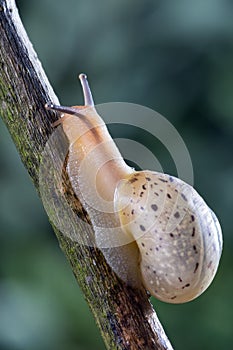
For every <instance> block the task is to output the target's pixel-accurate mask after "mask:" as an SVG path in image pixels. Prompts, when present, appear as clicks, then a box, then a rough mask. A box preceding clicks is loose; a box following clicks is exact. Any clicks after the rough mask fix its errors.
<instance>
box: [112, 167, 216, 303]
mask: <svg viewBox="0 0 233 350" xmlns="http://www.w3.org/2000/svg"><path fill="white" fill-rule="evenodd" d="M129 199H130V200H129ZM115 207H116V211H118V212H119V217H120V221H121V225H122V229H123V230H124V231H125V232H127V233H128V234H131V235H132V236H133V238H134V239H135V241H136V242H137V246H138V249H139V251H140V269H141V276H142V280H143V285H144V286H145V288H146V289H147V290H148V291H149V292H150V293H151V294H152V295H154V296H155V297H156V298H158V299H160V300H163V301H166V302H174V303H182V302H186V301H189V300H192V299H194V298H195V297H197V296H198V295H200V294H201V293H202V292H203V291H204V290H205V289H206V288H207V287H208V286H209V284H210V283H211V281H212V279H213V277H214V275H215V273H216V270H217V267H218V263H219V259H220V256H221V251H222V235H221V229H220V225H219V223H218V220H217V218H216V216H215V214H214V213H213V212H212V210H211V209H210V208H209V207H208V206H207V204H206V203H205V202H204V200H203V199H202V198H201V196H200V195H199V194H198V193H197V192H196V191H195V190H194V189H193V188H192V187H191V186H190V185H188V184H186V183H184V182H183V181H181V180H180V179H178V178H175V177H172V176H169V175H166V174H161V173H156V172H151V171H141V172H135V173H134V174H132V175H130V176H129V177H128V178H127V179H126V180H125V181H122V182H121V183H120V184H119V186H118V187H117V189H116V192H115Z"/></svg>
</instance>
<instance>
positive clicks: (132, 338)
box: [0, 0, 172, 350]
mask: <svg viewBox="0 0 233 350" xmlns="http://www.w3.org/2000/svg"><path fill="white" fill-rule="evenodd" d="M0 43H1V51H0V115H1V117H2V118H3V120H4V122H5V124H6V125H7V127H8V129H9V132H10V134H11V136H12V139H13V141H14V143H15V145H16V147H17V149H18V152H19V154H20V157H21V159H22V162H23V164H24V165H25V167H26V168H27V170H28V172H29V174H30V176H31V178H32V181H33V182H34V185H35V187H36V189H37V190H38V192H39V169H40V163H41V160H42V155H43V150H44V147H45V145H46V142H47V140H48V139H49V137H50V136H51V134H52V133H53V127H52V123H53V122H54V121H55V115H54V114H53V113H51V112H48V111H46V110H45V108H44V105H45V103H46V102H47V101H53V102H54V103H58V99H57V97H56V96H55V94H54V92H53V89H52V88H51V86H50V84H49V82H48V79H47V77H46V75H45V73H44V71H43V69H42V66H41V64H40V62H39V60H38V58H37V56H36V53H35V51H34V50H33V47H32V45H31V43H30V41H29V39H28V37H27V34H26V32H25V29H24V28H23V25H22V23H21V20H20V18H19V15H18V12H17V9H16V6H15V3H14V0H0ZM63 136H64V135H63ZM63 136H62V135H61V136H60V137H61V139H60V142H61V143H63V142H64V143H65V142H67V141H66V140H65V138H63ZM49 150H50V152H51V154H52V161H53V162H54V164H57V163H58V164H59V162H60V163H61V162H62V161H63V163H64V160H62V159H61V158H62V157H60V156H59V152H58V151H57V152H55V151H54V149H52V147H51V146H50V148H49ZM58 150H59V145H58ZM48 178H49V179H50V180H49V181H48V183H47V186H51V188H52V193H53V196H54V208H51V211H52V210H53V209H54V210H55V209H56V208H55V207H56V200H59V201H60V202H61V201H63V200H64V201H66V203H67V202H68V203H69V206H70V209H71V210H72V212H73V213H75V215H77V216H78V217H80V218H81V219H82V220H78V221H77V223H76V224H75V227H73V230H74V231H75V232H76V233H77V234H78V235H79V237H80V239H79V243H77V241H75V240H73V239H72V237H70V236H69V235H66V234H64V233H63V232H62V231H59V230H58V229H57V228H56V227H55V226H54V223H53V222H51V224H52V225H53V227H54V231H55V234H56V236H57V239H58V241H59V244H60V247H61V249H62V250H63V252H64V254H65V255H66V257H67V259H68V260H69V262H70V265H71V268H72V270H73V273H74V275H75V277H76V279H77V282H78V283H79V285H80V287H81V289H82V291H83V293H84V296H85V298H86V301H87V302H88V305H89V306H90V308H91V310H92V312H93V315H94V317H95V320H96V322H97V324H98V326H99V328H100V331H101V334H102V337H103V339H104V342H105V344H106V348H107V349H117V350H118V349H119V350H120V349H121V350H122V349H124V350H126V349H127V350H128V349H130V350H133V349H135V350H136V349H137V350H139V349H143V350H145V349H147V350H150V349H161V350H162V349H163V350H164V349H172V347H171V345H170V342H169V340H168V339H167V337H166V335H165V333H164V330H163V328H162V326H161V324H160V322H159V320H158V318H157V315H156V313H155V311H154V310H153V308H152V305H151V304H150V302H149V300H148V295H147V294H146V292H142V291H139V290H134V289H132V288H130V287H128V286H126V285H125V284H124V283H123V282H122V281H121V280H119V279H118V278H117V276H116V275H115V274H114V273H113V271H112V270H111V269H110V268H109V266H108V265H107V263H106V261H105V259H104V257H103V255H102V253H101V252H100V250H98V249H97V248H95V247H88V246H86V245H84V244H80V243H83V242H84V239H83V242H82V241H81V242H80V240H82V237H86V235H87V233H88V235H93V229H92V226H91V225H86V224H85V222H89V219H88V215H87V213H86V212H85V211H84V209H83V208H82V206H81V204H80V202H79V200H78V199H77V198H76V197H75V195H74V193H73V192H72V188H71V186H70V184H69V179H68V177H67V175H66V173H65V171H64V168H63V172H62V179H63V180H62V184H61V183H60V182H59V179H58V175H57V174H56V173H54V172H53V171H52V170H51V168H49V167H48ZM61 185H62V191H61ZM51 188H49V190H50V191H51ZM61 193H62V194H61ZM39 195H40V193H39ZM59 215H60V214H59V213H58V217H59ZM61 215H62V216H63V218H65V219H66V216H67V220H68V221H69V217H68V213H66V211H65V210H64V211H62V213H61ZM49 216H50V215H49ZM51 217H53V215H51V216H50V218H51ZM87 231H88V232H87Z"/></svg>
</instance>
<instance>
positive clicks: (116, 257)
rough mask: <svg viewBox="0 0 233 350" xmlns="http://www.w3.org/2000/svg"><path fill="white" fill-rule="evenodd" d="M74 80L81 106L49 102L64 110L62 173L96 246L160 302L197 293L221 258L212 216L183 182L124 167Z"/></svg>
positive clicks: (128, 279)
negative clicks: (65, 160) (86, 218)
mask: <svg viewBox="0 0 233 350" xmlns="http://www.w3.org/2000/svg"><path fill="white" fill-rule="evenodd" d="M79 78H80V80H81V84H82V87H83V93H84V100H85V105H84V106H74V107H62V106H55V105H53V104H47V105H46V107H47V109H51V110H56V111H60V112H62V116H61V118H60V119H59V121H58V123H61V124H62V127H63V130H64V132H65V134H66V136H67V138H68V142H69V156H68V163H67V172H68V175H69V178H70V182H71V185H72V187H73V189H74V192H75V193H76V195H77V196H78V198H79V199H80V201H81V202H82V204H83V206H84V208H85V209H86V211H87V213H88V214H89V216H90V220H91V222H92V224H93V227H94V231H95V239H96V245H97V246H98V247H99V248H100V249H101V250H102V252H103V254H104V256H105V258H106V260H107V262H108V263H109V265H110V266H111V268H112V269H113V270H114V271H115V272H116V274H117V275H118V276H119V277H120V278H121V279H122V280H124V281H125V282H126V283H127V284H129V285H131V286H133V287H138V288H141V287H144V288H145V289H146V290H148V291H149V292H150V294H151V295H153V296H155V297H157V298H158V299H160V300H162V301H165V302H170V303H182V302H187V301H190V300H192V299H194V298H196V297H197V296H198V295H200V294H201V293H202V292H203V291H204V290H205V289H206V288H207V287H208V286H209V284H210V283H211V281H212V280H213V278H214V276H215V274H216V271H217V268H218V264H219V260H220V256H221V251H222V234H221V228H220V225H219V222H218V220H217V218H216V216H215V214H214V213H213V212H212V210H211V209H210V208H209V207H208V205H207V204H206V203H205V201H204V200H203V199H202V198H201V196H200V195H199V194H198V193H197V192H196V191H195V190H194V189H193V187H191V186H190V185H188V184H186V183H185V182H183V181H182V180H180V179H178V178H176V177H173V176H170V175H167V174H162V173H158V172H154V171H149V170H146V171H134V169H132V168H131V167H129V166H128V165H127V164H126V163H125V162H124V159H123V158H122V156H121V154H120V152H119V150H118V148H117V147H116V145H115V143H114V141H113V140H112V138H111V136H110V134H109V132H108V130H107V127H106V125H105V123H104V122H103V120H102V118H101V117H100V116H99V115H98V113H97V111H96V109H95V106H94V102H93V98H92V94H91V91H90V88H89V85H88V82H87V78H86V76H85V75H84V74H80V76H79Z"/></svg>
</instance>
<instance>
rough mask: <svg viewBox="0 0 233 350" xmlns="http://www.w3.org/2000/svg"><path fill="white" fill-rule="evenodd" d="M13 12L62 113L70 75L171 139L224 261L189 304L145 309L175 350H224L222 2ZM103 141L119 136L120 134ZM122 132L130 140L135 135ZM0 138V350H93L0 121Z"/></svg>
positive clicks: (232, 204) (227, 119) (227, 39)
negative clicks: (156, 117) (146, 111)
mask: <svg viewBox="0 0 233 350" xmlns="http://www.w3.org/2000/svg"><path fill="white" fill-rule="evenodd" d="M17 5H18V8H19V10H20V14H21V17H22V19H23V22H24V25H25V27H26V29H27V32H28V34H29V37H30V39H31V40H32V42H33V44H34V47H35V49H36V51H37V53H38V55H39V58H40V60H41V61H42V64H43V66H44V68H45V71H46V73H47V75H48V77H49V79H50V81H51V83H52V85H53V86H54V89H55V91H56V93H57V94H58V96H59V98H60V101H62V103H63V104H67V105H72V104H81V103H82V95H81V89H80V86H79V83H78V82H77V78H76V77H77V74H78V73H80V72H82V71H83V72H86V73H87V74H88V76H89V79H90V80H91V85H92V88H93V90H94V97H95V101H96V102H98V103H104V102H110V101H125V102H133V103H137V104H142V105H145V106H148V107H150V108H152V109H154V110H156V111H158V112H160V113H161V114H162V115H164V116H166V118H167V119H168V120H169V121H170V122H171V123H172V124H173V125H174V126H175V127H176V129H177V130H178V131H179V133H180V135H181V136H182V138H183V140H184V141H185V143H186V145H187V147H188V149H189V152H190V155H191V158H192V162H193V167H194V175H195V187H196V189H197V190H198V191H199V192H200V193H201V194H202V195H203V197H204V198H205V199H206V200H207V201H208V203H209V205H210V206H211V207H212V208H213V209H214V211H215V212H216V213H217V215H218V217H219V219H220V221H221V224H222V229H223V233H224V242H225V243H224V252H223V257H222V260H221V264H220V268H219V271H218V274H217V276H216V278H215V280H214V282H213V284H212V285H211V287H210V288H209V289H208V291H207V292H205V293H204V294H203V295H202V296H201V297H200V298H198V299H197V300H195V301H193V302H190V303H187V304H183V305H168V304H165V303H162V302H158V301H156V300H155V299H152V302H153V304H154V305H155V307H156V310H157V312H158V315H159V318H160V320H161V322H162V323H163V325H164V328H165V329H166V332H167V334H168V336H169V337H170V340H171V342H172V344H173V345H174V347H175V349H179V350H183V349H189V350H192V349H193V350H194V349H205V350H207V349H212V350H215V349H219V348H220V347H221V348H224V349H226V348H227V349H230V348H233V302H232V288H233V278H232V276H233V235H232V232H233V229H232V208H233V21H232V16H233V2H232V1H229V0H205V1H202V0H197V1H187V0H176V1H169V0H153V1H152V0H144V1H139V0H127V1H126V0H124V1H123V0H118V1H108V0H99V1H90V0H85V1H84V0H67V1H63V2H57V1H56V0H40V1H37V0H31V1H27V0H18V1H17ZM112 132H113V133H114V132H115V133H117V134H116V135H115V136H117V137H120V136H121V132H124V131H121V130H120V129H116V130H112ZM132 133H133V131H130V136H129V137H135V139H137V137H140V135H138V130H136V131H135V135H133V134H132ZM125 136H127V135H125V134H124V137H125ZM145 139H146V135H145ZM0 140H1V141H0V142H1V143H0V144H1V147H0V162H1V163H0V164H1V168H0V176H1V178H0V208H1V210H0V225H1V226H0V227H1V229H0V349H1V350H41V349H43V350H50V349H57V350H64V349H66V350H74V349H75V350H91V349H95V350H100V349H104V345H103V342H102V340H101V338H100V335H99V332H98V330H97V328H96V326H95V323H94V320H93V318H92V315H91V313H90V311H89V309H88V306H87V304H86V302H85V300H84V298H83V296H82V294H81V292H80V290H79V287H78V285H77V284H76V282H75V280H74V277H73V275H72V272H71V269H70V268H69V266H68V263H67V262H66V260H65V258H64V256H63V254H62V252H61V251H60V249H59V247H58V243H57V241H56V239H55V236H54V234H53V232H52V230H51V228H50V226H49V224H48V220H47V217H46V214H45V212H44V210H43V207H42V204H41V202H40V200H39V198H38V196H37V194H36V191H35V189H34V188H33V186H32V183H31V180H30V178H29V176H28V175H27V173H26V171H25V169H24V168H23V166H22V164H21V162H20V159H19V156H18V154H17V152H16V149H15V147H14V145H13V143H12V141H11V139H10V136H9V134H8V131H7V129H6V128H5V126H4V125H3V123H2V122H1V123H0ZM140 142H143V138H142V137H141V138H140ZM145 142H146V140H145ZM153 147H154V148H153ZM150 149H152V150H153V151H154V152H155V154H156V156H157V158H158V159H159V161H160V163H161V164H162V166H163V169H164V171H165V172H168V173H169V172H170V173H173V172H174V167H173V165H172V162H171V160H169V157H167V155H166V152H165V151H164V147H163V145H159V144H158V143H156V142H155V143H154V146H153V145H150Z"/></svg>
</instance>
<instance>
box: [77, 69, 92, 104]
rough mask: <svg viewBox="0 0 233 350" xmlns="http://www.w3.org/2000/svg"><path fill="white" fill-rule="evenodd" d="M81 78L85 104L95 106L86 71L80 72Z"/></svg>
mask: <svg viewBox="0 0 233 350" xmlns="http://www.w3.org/2000/svg"><path fill="white" fill-rule="evenodd" d="M79 80H80V81H81V85H82V89H83V96H84V104H85V106H90V107H94V105H95V104H94V100H93V97H92V93H91V89H90V87H89V84H88V80H87V76H86V74H84V73H81V74H79Z"/></svg>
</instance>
